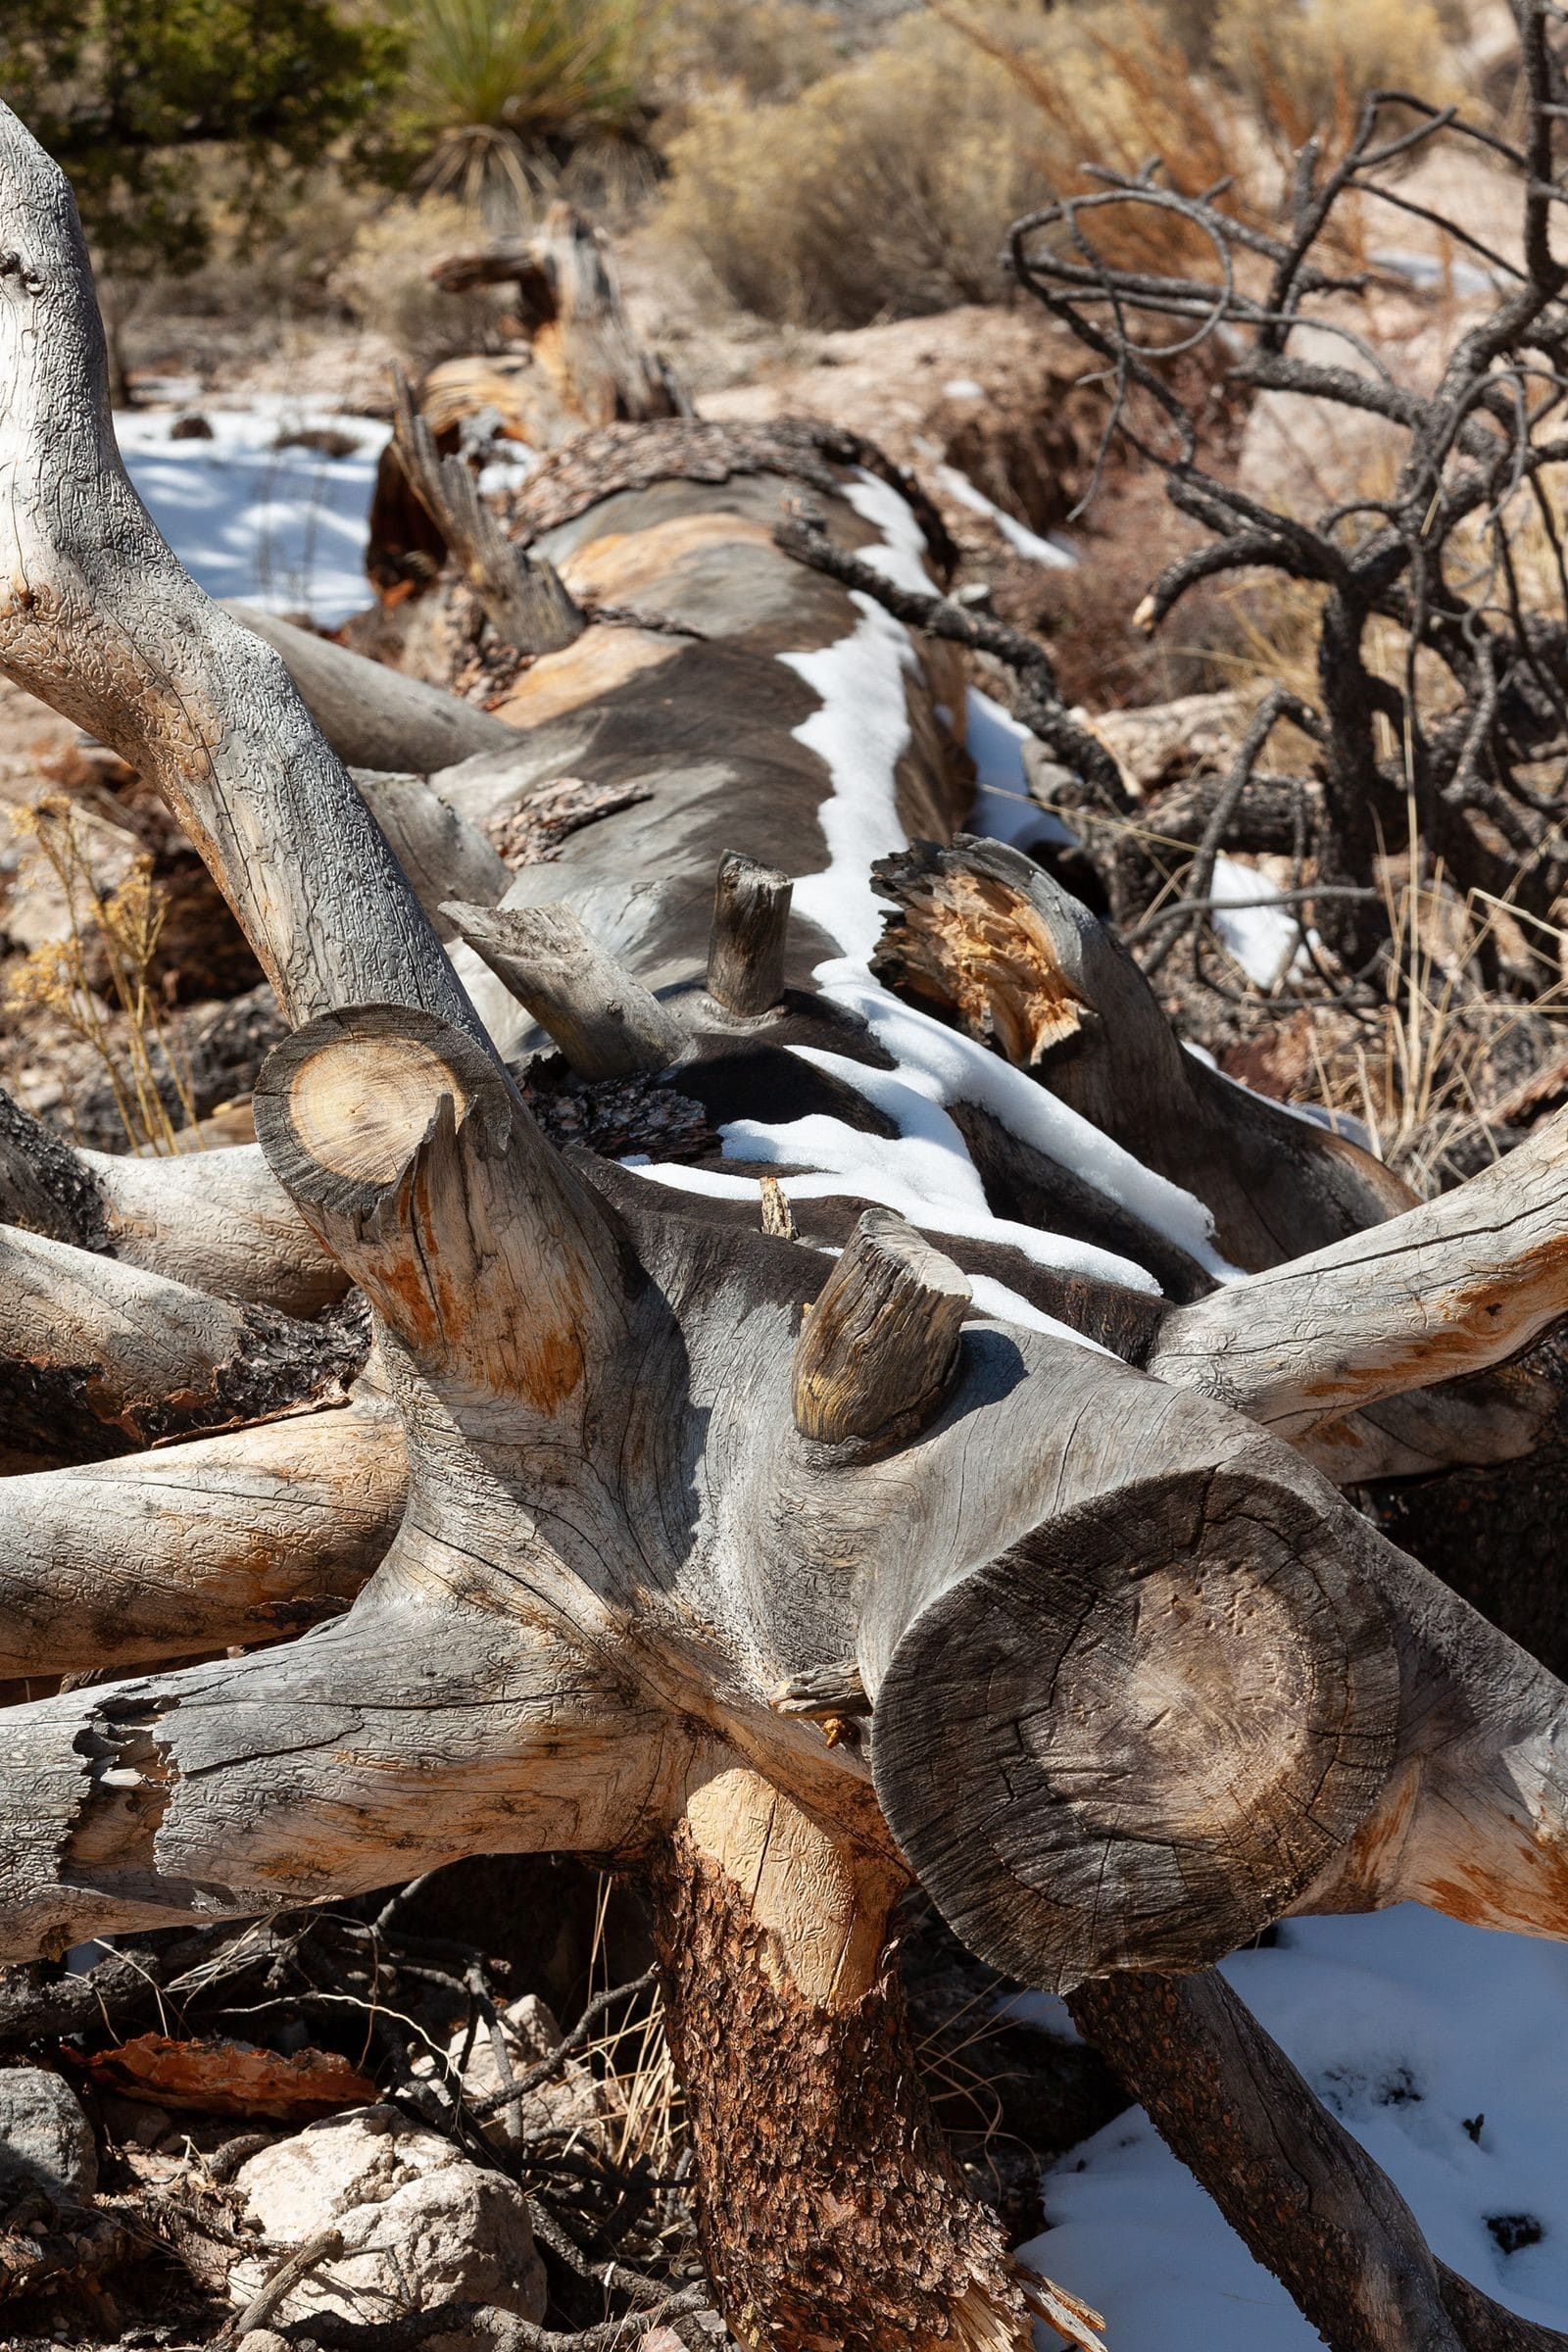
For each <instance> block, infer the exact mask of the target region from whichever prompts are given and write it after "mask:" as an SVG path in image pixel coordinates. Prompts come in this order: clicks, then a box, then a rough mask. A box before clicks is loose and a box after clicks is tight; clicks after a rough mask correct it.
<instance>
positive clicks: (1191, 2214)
mask: <svg viewBox="0 0 1568 2352" xmlns="http://www.w3.org/2000/svg"><path fill="white" fill-rule="evenodd" d="M1225 1975H1226V1976H1227V1977H1228V1978H1229V1980H1230V1982H1231V1984H1232V1985H1234V1986H1235V1987H1236V1990H1237V1991H1238V1992H1239V1993H1240V1994H1241V1996H1242V1998H1243V1999H1244V2000H1245V2001H1246V2002H1247V2004H1248V2006H1249V2008H1250V2009H1251V2010H1252V2011H1253V2012H1254V2014H1255V2015H1256V2016H1257V2017H1258V2019H1259V2020H1260V2021H1261V2023H1262V2024H1263V2025H1264V2026H1265V2027H1266V2028H1267V2030H1268V2032H1269V2033H1270V2034H1273V2035H1274V2037H1275V2039H1276V2040H1277V2041H1278V2042H1280V2043H1281V2045H1282V2046H1283V2047H1284V2049H1285V2050H1286V2051H1287V2052H1288V2053H1289V2055H1290V2056H1291V2057H1292V2058H1293V2059H1294V2060H1295V2062H1296V2064H1297V2065H1298V2066H1299V2068H1300V2070H1301V2072H1302V2074H1303V2075H1304V2076H1305V2077H1306V2079H1307V2081H1308V2082H1310V2084H1311V2085H1312V2087H1313V2089H1314V2090H1315V2091H1316V2092H1317V2093H1318V2096H1319V2097H1320V2098H1322V2099H1323V2100H1324V2101H1325V2102H1326V2103H1327V2105H1328V2106H1329V2107H1330V2108H1332V2109H1333V2111H1334V2112H1335V2114H1337V2115H1338V2116H1339V2117H1340V2119H1341V2121H1342V2122H1343V2123H1345V2125H1346V2126H1347V2127H1348V2130H1350V2131H1353V2132H1354V2134H1355V2136H1356V2138H1357V2139H1358V2140H1360V2142H1361V2144H1362V2146H1363V2147H1365V2148H1366V2150H1367V2151H1368V2153H1369V2154H1370V2155H1371V2156H1373V2157H1374V2158H1375V2159H1376V2161H1377V2162H1378V2164H1380V2165H1381V2166H1382V2167H1383V2170H1384V2171H1385V2172H1386V2173H1387V2174H1388V2175H1389V2177H1390V2179H1391V2180H1393V2181H1394V2184H1395V2186H1396V2187H1397V2189H1398V2190H1399V2191H1400V2193H1401V2195H1402V2196H1403V2197H1404V2198H1405V2199H1406V2201H1407V2202H1408V2204H1409V2206H1410V2208H1411V2210H1412V2212H1413V2213H1414V2215H1415V2218H1416V2220H1417V2222H1418V2223H1419V2224H1420V2226H1421V2229H1423V2231H1424V2232H1425V2234H1426V2238H1427V2242H1428V2244H1429V2245H1430V2246H1431V2248H1432V2251H1433V2253H1434V2254H1436V2255H1437V2256H1438V2258H1439V2259H1440V2260H1441V2261H1443V2262H1446V2263H1447V2264H1448V2265H1449V2266H1450V2268H1452V2269H1453V2270H1456V2271H1458V2272H1460V2273H1461V2274H1462V2275H1463V2276H1464V2277H1465V2278H1470V2279H1473V2280H1474V2282H1475V2284H1476V2285H1477V2286H1479V2287H1481V2288H1482V2289H1484V2291H1485V2292H1486V2293H1487V2294H1489V2295H1492V2296H1494V2297H1495V2299H1496V2300H1497V2301H1498V2302H1500V2303H1504V2304H1506V2305H1507V2306H1508V2307H1509V2309H1511V2310H1513V2311H1517V2312H1519V2313H1520V2314H1522V2316H1523V2317H1525V2318H1526V2319H1530V2320H1535V2321H1538V2322H1540V2323H1541V2324H1542V2325H1543V2326H1545V2327H1558V2328H1563V2327H1568V1951H1564V1950H1563V1948H1562V1947H1561V1946H1560V1945H1556V1944H1552V1943H1546V1942H1539V1941H1537V1940H1535V1939H1534V1938H1533V1937H1530V1936H1503V1935H1497V1934H1495V1933H1493V1932H1491V1931H1489V1930H1487V1929H1484V1928H1470V1927H1464V1926H1461V1925H1460V1924H1459V1923H1458V1922H1457V1921H1455V1920H1451V1919H1444V1918H1441V1917H1440V1916H1439V1915H1438V1914H1437V1913H1436V1912H1432V1911H1426V1910H1422V1909H1420V1908H1419V1907H1418V1906H1417V1905H1414V1904H1403V1905H1401V1906H1400V1907H1399V1908H1397V1910H1393V1911H1384V1912H1377V1913H1374V1914H1372V1915H1370V1916H1369V1917H1366V1918H1349V1919H1299V1920H1288V1921H1287V1922H1286V1923H1285V1924H1284V1926H1283V1927H1282V1928H1281V1930H1280V1944H1279V1947H1278V1948H1277V1949H1274V1950H1268V1951H1254V1952H1239V1953H1237V1954H1236V1955H1235V1957H1234V1958H1232V1959H1230V1960H1227V1961H1226V1963H1225ZM1018 2006H1019V2009H1020V2011H1021V2012H1022V2013H1023V2014H1025V2015H1028V2014H1031V2013H1033V2014H1035V2015H1037V2016H1039V2017H1040V2018H1041V2020H1042V2022H1049V2023H1051V2024H1052V2025H1053V2026H1055V2027H1056V2028H1057V2030H1059V2028H1060V2020H1061V2019H1062V2017H1063V2016H1064V2012H1063V2011H1062V2010H1061V2008H1060V2004H1059V2003H1054V2002H1050V2003H1048V2002H1045V2001H1043V2000H1039V1999H1037V1997H1036V1996H1034V1995H1026V1996H1025V1997H1024V1999H1023V2000H1022V2001H1021V2002H1020V2003H1019V2004H1018ZM1042 2187H1043V2193H1044V2197H1045V2207H1046V2217H1047V2220H1048V2222H1049V2223H1051V2224H1052V2225H1054V2226H1053V2227H1051V2228H1049V2229H1047V2231H1046V2233H1045V2235H1044V2236H1042V2237H1039V2238H1036V2239H1034V2240H1033V2241H1032V2242H1031V2244H1030V2245H1029V2246H1028V2247H1027V2248H1026V2249H1025V2250H1024V2251H1025V2255H1026V2258H1027V2259H1030V2260H1032V2261H1033V2262H1035V2263H1036V2264H1037V2265H1038V2266H1039V2267H1040V2268H1041V2269H1042V2270H1044V2271H1046V2272H1047V2273H1048V2274H1049V2275H1050V2276H1051V2277H1052V2278H1054V2279H1056V2280H1057V2281H1058V2283H1059V2284H1061V2285H1062V2286H1065V2287H1067V2288H1069V2289H1070V2290H1071V2292H1072V2293H1074V2294H1078V2295H1082V2296H1083V2297H1084V2298H1085V2299H1086V2300H1087V2301H1088V2302H1090V2303H1093V2304H1094V2305H1095V2306H1096V2308H1097V2309H1098V2310H1100V2311H1103V2313H1104V2315H1105V2319H1106V2331H1105V2332H1106V2336H1107V2340H1108V2341H1109V2342H1110V2344H1111V2345H1112V2346H1114V2348H1115V2352H1318V2346H1319V2339H1318V2337H1317V2336H1316V2334H1315V2333H1314V2332H1313V2330H1312V2329H1311V2328H1310V2327H1308V2326H1307V2324H1306V2322H1305V2321H1304V2320H1303V2319H1302V2318H1301V2316H1300V2314H1299V2312H1298V2311H1297V2309H1296V2307H1295V2305H1294V2304H1293V2303H1292V2301H1291V2299H1290V2297H1289V2296H1288V2295H1287V2294H1286V2292H1285V2290H1284V2288H1283V2287H1282V2286H1280V2285H1279V2284H1277V2282H1276V2281H1275V2280H1274V2279H1273V2278H1270V2277H1269V2276H1268V2274H1267V2273H1266V2272H1264V2271H1262V2270H1260V2269H1259V2268H1258V2267H1257V2265H1256V2264H1255V2263H1254V2262H1253V2261H1252V2260H1251V2257H1250V2255H1249V2254H1248V2252H1247V2250H1246V2248H1245V2246H1244V2245H1243V2244H1242V2242H1241V2240H1240V2238H1238V2237H1237V2236H1236V2235H1235V2233H1234V2232H1233V2231H1232V2230H1231V2229H1230V2228H1229V2226H1228V2225H1227V2224H1226V2222H1225V2221H1224V2220H1223V2218H1222V2216H1221V2214H1220V2212H1219V2209H1218V2207H1217V2206H1216V2205H1214V2204H1213V2202H1212V2201H1211V2199H1210V2198H1208V2197H1207V2196H1205V2195H1204V2193H1203V2191H1202V2190H1201V2189H1200V2188H1199V2187H1198V2186H1197V2184H1196V2182H1195V2181H1194V2180H1193V2179H1192V2177H1191V2175H1190V2174H1189V2173H1188V2172H1187V2170H1186V2168H1185V2167H1184V2166H1183V2165H1181V2164H1179V2163H1178V2162H1177V2160H1176V2158H1175V2157H1174V2156H1171V2155H1170V2154H1168V2153H1167V2151H1166V2150H1165V2148H1164V2146H1163V2145H1162V2143H1161V2142H1160V2141H1159V2139H1158V2138H1157V2136H1156V2134H1155V2132H1154V2131H1153V2129H1152V2125H1151V2124H1150V2123H1149V2121H1148V2119H1147V2117H1146V2116H1145V2115H1144V2114H1143V2112H1142V2110H1138V2109H1135V2110H1133V2111H1132V2112H1130V2113H1129V2114H1127V2115H1124V2116H1119V2117H1118V2118H1117V2119H1116V2121H1115V2122H1114V2123H1112V2124H1107V2125H1106V2127H1105V2129H1104V2131H1101V2132H1099V2133H1097V2134H1096V2136H1095V2137H1094V2138H1093V2139H1089V2140H1086V2141H1085V2142H1084V2143H1083V2145H1082V2146H1081V2147H1078V2148H1074V2149H1073V2150H1072V2151H1071V2152H1070V2153H1069V2154H1068V2155H1066V2156H1064V2157H1063V2158H1062V2159H1061V2161H1060V2163H1059V2164H1057V2165H1055V2166H1054V2167H1053V2168H1052V2170H1051V2171H1050V2172H1048V2173H1047V2175H1046V2177H1045V2180H1044V2182H1043V2183H1042ZM1489 2222H1490V2223H1495V2225H1496V2227H1495V2229H1489V2227H1488V2224H1489ZM1526 2239H1528V2240H1530V2242H1520V2241H1521V2240H1526ZM1499 2241H1500V2242H1499ZM1504 2243H1512V2244H1513V2245H1514V2246H1515V2251H1513V2252H1512V2253H1508V2252H1505V2251H1504Z"/></svg>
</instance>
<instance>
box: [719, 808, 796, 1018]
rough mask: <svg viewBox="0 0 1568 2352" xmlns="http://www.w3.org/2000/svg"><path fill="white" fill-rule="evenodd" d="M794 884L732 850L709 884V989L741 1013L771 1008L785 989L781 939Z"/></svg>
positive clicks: (784, 935)
mask: <svg viewBox="0 0 1568 2352" xmlns="http://www.w3.org/2000/svg"><path fill="white" fill-rule="evenodd" d="M794 894H795V885H794V883H793V882H792V881H791V879H790V877H789V875H788V874H783V873H780V872H779V870H778V868H777V867H776V866H772V865H760V864H759V863H758V861H757V859H756V858H744V857H742V856H741V854H740V852H739V851H738V850H731V852H730V853H729V855H728V857H726V858H721V859H720V861H719V868H718V880H717V882H716V883H715V884H714V886H713V931H712V937H711V941H710V943H709V949H708V993H709V995H710V996H711V998H712V1000H713V1002H714V1004H715V1005H722V1006H723V1007H724V1010H725V1011H726V1012H733V1013H736V1014H738V1015H740V1017H741V1018H742V1019H748V1020H755V1019H756V1018H757V1017H758V1016H759V1015H760V1014H761V1013H764V1012H771V1011H772V1009H773V1007H774V1005H776V1004H777V1003H778V1001H779V998H780V997H781V996H782V995H783V993H784V943H785V941H786V939H787V937H788V935H789V923H790V900H791V899H792V898H793V896H794Z"/></svg>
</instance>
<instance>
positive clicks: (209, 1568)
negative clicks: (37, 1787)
mask: <svg viewBox="0 0 1568 2352" xmlns="http://www.w3.org/2000/svg"><path fill="white" fill-rule="evenodd" d="M405 1488H406V1475H405V1469H404V1460H403V1441H402V1432H401V1430H400V1429H399V1427H398V1425H397V1423H396V1421H395V1420H394V1419H393V1418H392V1416H391V1415H390V1414H389V1413H388V1412H387V1411H386V1410H385V1409H384V1408H383V1409H381V1410H380V1411H375V1410H371V1409H368V1407H367V1406H365V1405H351V1406H344V1407H340V1408H339V1409H338V1410H336V1411H333V1412H323V1413H312V1414H306V1415H304V1416H301V1417H296V1418H291V1419H287V1420H282V1421H271V1422H268V1423H267V1424H265V1425H264V1426H262V1427H260V1428H256V1429H246V1430H242V1431H236V1432H235V1433H233V1434H232V1435H229V1436H224V1437H218V1438H204V1439H198V1440H194V1441H192V1442H191V1443H190V1444H188V1445H183V1446H171V1447H169V1448H168V1449H167V1450H165V1451H160V1452H154V1453H144V1454H140V1455H137V1456H133V1457H132V1458H130V1459H128V1460H122V1461H117V1462H112V1463H94V1464H92V1465H90V1466H89V1467H86V1468H83V1469H73V1470H58V1471H53V1472H47V1473H43V1474H40V1475H38V1476H34V1477H30V1478H29V1477H13V1478H6V1479H0V1677H6V1678H15V1679H17V1680H22V1679H24V1678H27V1677H32V1676H38V1675H49V1674H69V1673H73V1672H79V1671H81V1670H83V1669H97V1670H101V1669H102V1668H104V1667H105V1666H109V1665H113V1666H117V1667H121V1668H129V1667H134V1666H143V1665H148V1664H151V1663H154V1662H156V1661H158V1660H162V1659H166V1658H174V1659H178V1658H188V1657H191V1656H194V1655H196V1654H198V1653H200V1652H203V1651H208V1650H216V1649H222V1648H227V1647H229V1646H232V1645H241V1646H244V1647H247V1648H249V1647H252V1646H254V1645H256V1644H258V1643H262V1642H275V1641H279V1640H281V1639H282V1638H283V1637H285V1636H287V1635H290V1634H295V1633H302V1632H304V1631H305V1630H306V1629H307V1628H308V1627H309V1626H312V1625H314V1624H317V1623H319V1622H320V1621H322V1620H323V1619H325V1618H328V1617H332V1616H336V1615H337V1614H339V1613H340V1612H341V1611H342V1610H344V1609H346V1608H347V1606H348V1604H349V1602H350V1601H351V1600H352V1599H353V1598H354V1595H355V1594H356V1593H358V1592H359V1590H360V1588H361V1587H362V1585H363V1584H364V1583H365V1581H366V1579H367V1578H368V1576H369V1574H370V1572H371V1570H372V1569H373V1568H374V1567H375V1566H376V1564H377V1562H378V1561H379V1560H380V1559H381V1557H382V1555H383V1554H384V1553H385V1551H386V1550H387V1548H388V1546H389V1545H390V1544H391V1542H392V1539H393V1537H394V1536H395V1535H396V1533H397V1529H398V1522H399V1520H400V1519H401V1518H402V1515H403V1504H404V1495H405Z"/></svg>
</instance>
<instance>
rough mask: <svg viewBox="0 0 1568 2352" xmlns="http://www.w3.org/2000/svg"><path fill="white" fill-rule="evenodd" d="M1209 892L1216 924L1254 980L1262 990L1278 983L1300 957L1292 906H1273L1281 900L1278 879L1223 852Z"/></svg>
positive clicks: (1222, 937)
mask: <svg viewBox="0 0 1568 2352" xmlns="http://www.w3.org/2000/svg"><path fill="white" fill-rule="evenodd" d="M1209 896H1210V897H1211V898H1212V899H1213V901H1214V928H1215V930H1216V931H1217V932H1218V933H1219V935H1220V938H1221V939H1222V940H1223V941H1224V943H1225V945H1226V947H1227V949H1228V950H1229V952H1230V953H1231V955H1232V956H1235V958H1236V960H1237V962H1238V963H1239V964H1240V965H1241V967H1242V969H1243V971H1244V972H1245V973H1246V974H1247V977H1248V978H1249V980H1250V981H1252V982H1253V983H1254V985H1255V986H1256V987H1258V988H1275V987H1277V986H1278V985H1279V983H1280V981H1281V980H1282V979H1283V978H1284V977H1285V974H1286V973H1287V972H1288V971H1289V969H1290V967H1291V964H1292V962H1293V961H1294V960H1295V957H1296V953H1297V950H1298V949H1299V946H1300V944H1301V932H1300V926H1299V924H1298V922H1297V920H1296V917H1295V915H1294V913H1293V912H1292V910H1291V908H1290V907H1282V906H1280V905H1279V904H1278V903H1275V904H1273V905H1270V904H1268V902H1269V901H1271V900H1276V892H1275V888H1274V885H1273V883H1271V882H1270V881H1269V879H1268V877H1267V875H1266V874H1260V873H1259V872H1258V871H1257V870H1256V868H1255V867H1254V866H1250V865H1243V864H1241V863H1240V862H1239V860H1238V859H1236V858H1226V857H1224V856H1221V857H1218V858H1215V860H1214V880H1213V885H1212V888H1211V889H1210V892H1209ZM1259 900H1261V901H1263V902H1264V904H1263V905H1261V906H1260V905H1258V904H1257V902H1258V901H1259ZM1227 901H1228V902H1230V909H1229V911H1227Z"/></svg>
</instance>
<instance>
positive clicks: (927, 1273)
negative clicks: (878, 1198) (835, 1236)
mask: <svg viewBox="0 0 1568 2352" xmlns="http://www.w3.org/2000/svg"><path fill="white" fill-rule="evenodd" d="M969 1299H970V1293H969V1282H968V1277H967V1276H966V1275H965V1274H963V1273H962V1272H961V1271H960V1269H959V1268H958V1267H957V1266H956V1265H955V1264H954V1262H953V1260H952V1259H951V1258H950V1257H944V1256H943V1254H942V1252H941V1250H934V1249H933V1248H932V1247H931V1244H930V1243H929V1242H928V1241H927V1240H926V1239H925V1237H924V1236H923V1235H922V1234H918V1233H916V1232H915V1230H914V1228H913V1226H912V1225H907V1224H906V1223H905V1222H904V1219H903V1218H902V1217H898V1216H895V1215H894V1213H893V1211H892V1210H891V1209H886V1208H868V1209H867V1210H866V1212H865V1214H864V1215H863V1216H862V1217H861V1219H860V1222H859V1224H858V1226H857V1227H856V1229H855V1232H854V1234H853V1235H852V1236H851V1238H850V1242H849V1246H848V1248H847V1249H846V1250H845V1251H844V1253H843V1255H842V1256H841V1257H840V1258H839V1261H838V1263H837V1264H836V1265H835V1267H834V1269H833V1271H832V1273H831V1274H830V1275H829V1276H828V1278H827V1281H826V1283H825V1284H824V1285H823V1287H822V1291H821V1295H820V1296H819V1297H818V1299H817V1300H816V1302H815V1304H814V1305H813V1306H811V1307H809V1309H808V1310H807V1315H806V1321H805V1323H804V1324H803V1325H802V1328H801V1335H800V1338H799V1339H798V1340H797V1341H796V1343H795V1360H794V1366H793V1381H794V1399H795V1426H796V1428H797V1429H798V1430H799V1431H800V1433H801V1435H802V1437H805V1438H814V1439H816V1440H817V1441H818V1442H819V1443H821V1444H823V1445H829V1446H842V1445H846V1444H850V1443H852V1442H855V1441H858V1442H859V1443H860V1444H861V1445H878V1444H882V1445H892V1444H896V1443H897V1442H898V1440H900V1439H901V1438H905V1437H908V1436H910V1435H912V1434H913V1432H914V1431H916V1430H918V1429H920V1428H921V1427H922V1426H923V1425H924V1424H925V1422H926V1421H928V1420H929V1419H930V1417H931V1415H932V1413H933V1412H934V1411H935V1410H936V1408H937V1406H938V1405H939V1403H940V1402H941V1399H942V1396H943V1392H944V1391H945V1389H946V1387H947V1384H948V1380H949V1378H950V1376H951V1374H952V1371H953V1368H954V1364H955V1362H956V1357H957V1352H958V1327H959V1325H960V1324H961V1323H962V1321H963V1317H964V1313H965V1311H966V1309H967V1307H968V1305H969Z"/></svg>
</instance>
